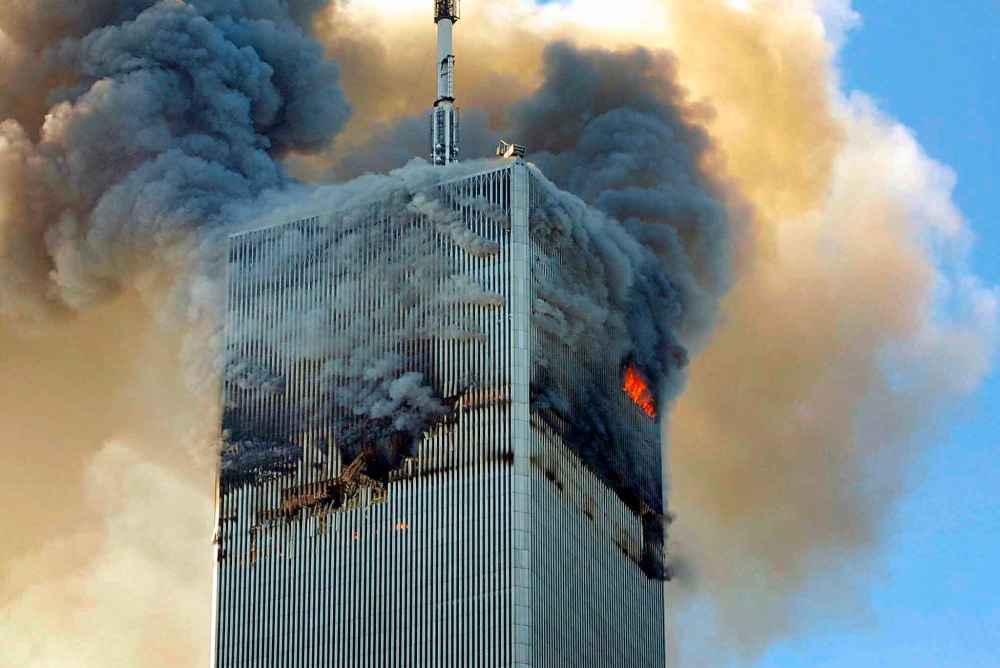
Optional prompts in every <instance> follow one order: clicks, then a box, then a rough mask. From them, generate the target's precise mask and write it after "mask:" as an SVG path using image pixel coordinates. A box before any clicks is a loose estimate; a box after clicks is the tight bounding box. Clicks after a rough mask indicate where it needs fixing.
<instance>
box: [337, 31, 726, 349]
mask: <svg viewBox="0 0 1000 668" xmlns="http://www.w3.org/2000/svg"><path fill="white" fill-rule="evenodd" d="M543 75H544V76H543V81H542V84H541V86H540V87H539V88H538V89H537V90H536V91H534V92H533V93H532V94H530V95H528V96H527V97H526V98H524V99H521V100H516V101H514V102H512V103H511V104H510V105H509V106H508V108H506V109H504V110H503V113H498V114H494V116H497V117H499V118H505V119H507V120H506V121H505V122H503V124H501V125H497V126H491V124H490V122H489V118H490V116H489V115H488V114H487V113H485V112H483V111H479V110H475V109H472V110H467V111H465V113H463V116H462V135H463V140H462V155H463V156H464V157H465V158H481V157H485V156H487V155H489V154H490V153H491V152H492V149H493V146H494V144H495V138H496V137H498V136H504V137H506V138H507V139H508V140H512V141H516V142H518V143H520V144H524V145H526V146H527V147H528V153H529V158H530V160H531V161H532V162H533V163H535V164H536V165H537V166H538V167H539V168H540V169H541V171H542V172H543V173H544V174H545V175H546V176H547V177H548V178H549V179H551V180H552V182H553V183H555V184H556V185H557V186H558V187H560V188H562V189H564V190H566V191H568V192H571V193H573V194H575V195H577V196H579V197H580V198H582V199H583V200H584V201H585V202H587V203H588V204H590V205H591V206H593V207H596V208H597V209H599V210H601V211H603V212H605V213H606V214H608V215H609V216H610V217H612V218H614V219H615V220H617V221H619V222H620V223H621V224H622V225H624V226H625V228H626V229H627V230H628V231H629V232H630V233H631V234H632V235H633V236H634V237H635V238H636V239H638V240H639V241H640V242H641V243H642V244H644V245H645V246H647V247H649V248H650V249H652V250H653V251H654V252H655V253H656V254H657V255H658V256H659V257H660V258H661V260H662V263H663V264H664V265H665V268H666V270H667V272H668V273H669V275H670V278H671V280H672V281H673V282H674V283H676V285H677V286H678V287H679V288H680V290H681V299H682V309H683V317H682V318H680V319H679V320H678V321H677V322H676V323H675V325H676V326H677V328H678V329H677V332H676V335H677V336H678V337H680V338H681V340H682V341H684V343H685V344H686V345H688V346H698V345H700V344H701V343H702V342H703V341H704V339H705V337H706V336H707V335H708V334H709V333H710V332H711V330H712V328H713V326H714V324H715V320H716V317H717V312H718V305H719V300H720V299H721V296H722V295H723V294H725V292H726V291H727V290H728V288H729V285H730V281H731V265H732V262H733V245H734V237H735V236H736V235H737V234H738V232H739V230H738V228H737V224H738V221H736V220H734V219H733V214H732V212H733V211H739V210H740V209H741V206H742V205H741V203H740V202H738V201H736V197H735V195H734V194H733V193H732V192H731V190H730V189H727V188H726V187H725V184H722V183H719V182H718V181H717V179H715V178H713V177H712V176H710V175H709V172H708V165H707V162H708V161H709V160H710V159H713V155H712V146H711V142H710V139H709V137H708V135H707V134H706V133H705V131H704V130H703V129H702V124H701V123H700V121H702V120H704V117H705V116H706V115H707V114H709V113H710V111H709V110H707V109H703V108H700V107H698V106H697V105H694V104H692V103H691V102H690V101H688V99H687V97H686V94H685V91H684V90H683V89H682V88H681V87H680V86H679V84H678V83H677V72H676V63H675V58H674V56H673V55H671V54H670V53H668V52H665V51H650V50H648V49H643V48H635V49H632V50H628V51H609V50H605V49H584V48H579V47H576V46H574V45H572V44H570V43H567V42H555V43H552V44H550V45H548V46H547V47H546V48H545V52H544V62H543ZM493 111H496V110H493ZM426 144H427V119H426V117H424V116H410V117H406V118H402V119H400V120H398V121H396V122H395V123H394V124H393V125H391V126H390V127H384V128H381V129H380V130H379V131H377V132H373V133H372V139H370V140H369V141H367V142H366V143H365V144H364V145H363V146H360V147H359V148H358V150H357V151H355V152H353V153H352V154H351V155H348V156H335V159H334V167H333V170H332V173H331V174H330V175H329V176H330V178H338V179H347V178H352V177H355V176H357V175H359V174H363V173H368V172H379V171H386V170H390V169H395V168H398V167H400V166H401V165H402V164H404V163H405V162H406V161H407V160H409V159H410V157H411V156H412V155H415V154H416V155H421V154H422V153H423V152H425V151H426ZM401 147H405V148H401ZM652 322H653V321H649V320H646V321H642V322H640V321H638V320H637V321H636V322H635V323H634V324H635V326H637V327H646V326H648V325H649V324H651V323H652ZM649 362H651V363H655V360H649Z"/></svg>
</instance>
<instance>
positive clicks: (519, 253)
mask: <svg viewBox="0 0 1000 668" xmlns="http://www.w3.org/2000/svg"><path fill="white" fill-rule="evenodd" d="M528 189H529V186H528V168H527V166H526V165H525V164H524V163H523V162H521V161H520V160H518V161H517V162H516V163H514V164H513V165H512V166H511V203H510V204H511V206H510V219H511V249H512V251H513V252H512V258H511V267H510V272H511V287H512V289H511V292H512V295H511V297H512V300H511V301H512V303H511V312H512V330H513V331H512V334H513V340H514V341H513V343H514V356H513V364H512V371H513V374H512V378H511V399H512V401H511V411H512V414H511V418H512V419H511V422H512V433H511V448H512V450H513V451H514V473H513V475H514V494H513V498H512V503H513V523H512V524H513V526H512V533H513V536H512V537H513V553H514V554H513V556H514V559H513V583H512V585H513V603H514V618H513V622H514V629H513V645H514V656H513V664H512V665H513V666H518V667H527V666H531V664H532V656H531V655H532V647H531V627H532V614H531V579H532V578H531V418H530V410H531V409H530V405H529V384H530V381H531V372H530V369H531V350H530V345H529V341H530V339H529V331H530V327H531V275H530V271H531V263H530V258H531V241H530V236H529V231H528V202H529V200H528V194H529V192H528Z"/></svg>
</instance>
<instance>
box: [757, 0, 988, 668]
mask: <svg viewBox="0 0 1000 668" xmlns="http://www.w3.org/2000/svg"><path fill="white" fill-rule="evenodd" d="M853 4H854V8H855V10H856V11H858V12H859V13H860V14H861V15H862V17H863V23H862V25H861V26H860V27H858V28H856V29H855V30H854V31H852V32H851V33H850V34H849V36H848V41H847V44H846V45H845V49H844V51H843V54H842V57H841V62H840V66H841V72H842V76H843V86H844V88H845V89H847V90H859V91H863V92H864V93H866V94H868V95H870V96H871V97H873V98H874V99H875V100H876V101H877V103H878V105H879V106H880V107H881V108H882V109H883V110H884V111H886V112H887V113H888V114H890V115H891V116H893V117H894V118H896V119H898V120H899V121H901V122H902V123H904V124H905V125H907V126H908V127H910V128H911V129H912V130H913V131H914V132H915V133H916V135H917V138H918V139H919V141H920V143H921V144H922V145H923V147H924V149H925V150H926V152H927V153H928V154H929V155H930V156H931V157H932V158H934V159H936V160H938V161H939V162H942V163H944V164H946V165H948V166H950V167H951V168H952V169H953V170H954V171H955V172H956V173H957V175H958V186H957V189H956V192H955V199H956V201H957V203H958V205H959V207H960V209H961V210H962V212H963V213H964V214H965V216H966V218H967V219H968V221H969V223H970V225H971V227H972V229H973V231H974V233H975V234H976V236H977V243H976V246H975V250H974V254H973V257H972V264H973V268H974V270H975V272H976V273H977V274H978V275H979V276H981V277H982V278H983V279H984V280H986V282H988V283H991V284H1000V203H998V201H997V197H996V195H995V189H994V182H995V181H996V175H997V174H1000V89H998V84H1000V76H998V74H1000V1H998V0H946V1H942V0H908V1H906V2H902V1H898V0H854V3H853ZM998 410H1000V374H997V373H994V374H993V375H992V376H991V377H990V378H989V379H988V380H987V382H986V383H985V385H984V386H983V387H982V388H981V390H980V391H979V392H978V393H977V394H976V395H975V396H974V397H972V398H970V400H968V401H967V402H965V403H964V404H963V405H962V406H960V407H959V408H958V409H957V410H956V411H955V412H954V413H953V414H952V415H951V416H949V419H948V420H947V421H946V422H944V423H942V424H940V425H938V431H937V433H936V434H935V442H934V444H933V446H932V447H931V448H930V449H929V450H928V452H927V454H926V455H925V456H924V457H923V458H922V459H921V460H920V462H919V463H918V465H917V467H916V468H915V469H914V470H913V471H912V474H911V478H910V480H909V485H908V489H909V492H908V494H907V495H906V496H905V498H904V499H903V502H902V503H901V504H900V506H899V507H898V508H897V509H896V512H895V513H894V514H893V516H892V519H891V521H890V522H889V525H888V526H887V527H886V535H885V544H884V550H883V552H882V559H881V562H880V563H879V564H878V568H877V570H876V572H875V573H874V575H873V576H872V578H871V582H870V585H869V586H870V600H871V605H872V611H873V614H872V616H870V617H865V618H863V619H857V620H855V621H854V622H846V623H842V624H838V625H836V626H829V627H826V628H815V629H812V630H811V631H810V632H809V633H808V634H806V635H804V636H802V637H800V638H797V639H795V640H793V641H789V642H784V643H782V644H780V645H778V646H775V647H774V648H772V650H771V652H770V653H769V654H768V655H767V656H766V657H765V659H764V660H762V661H760V662H759V664H758V665H759V666H762V667H766V668H771V667H777V666H781V667H782V668H789V667H798V666H810V667H811V668H819V667H825V666H851V667H852V668H853V667H859V668H861V667H865V666H879V667H881V668H886V667H894V666H906V667H907V668H921V667H924V666H935V667H939V666H949V667H951V666H959V667H962V668H973V667H979V666H988V667H996V666H1000V457H998V455H1000V416H998V414H997V411H998Z"/></svg>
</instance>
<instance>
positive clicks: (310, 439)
mask: <svg viewBox="0 0 1000 668" xmlns="http://www.w3.org/2000/svg"><path fill="white" fill-rule="evenodd" d="M441 5H447V6H448V7H446V8H445V9H447V10H448V11H447V13H448V14H449V16H450V17H452V18H449V19H448V21H449V23H451V22H452V20H453V18H457V6H455V4H454V3H449V2H440V1H438V2H435V11H436V15H437V16H438V17H440V15H441V11H442V9H441ZM439 25H440V18H439ZM449 29H450V26H449ZM449 35H450V32H449ZM449 42H450V40H449ZM450 50H451V49H450V46H449V48H448V49H447V51H448V53H446V54H445V58H444V60H443V61H442V62H445V64H447V65H448V67H449V68H450V67H452V66H453V61H454V56H453V55H452V54H451V53H450ZM449 71H450V70H449ZM439 101H440V100H439ZM451 101H453V99H452V100H448V105H447V106H448V109H449V110H451ZM449 113H450V111H449ZM434 117H435V118H436V112H435V116H434ZM432 128H433V126H432ZM435 137H436V136H435V135H434V134H433V129H432V154H433V155H437V148H436V147H437V142H436V140H435ZM445 144H446V145H447V142H445ZM444 155H446V156H450V155H452V153H451V148H448V150H447V151H446V152H445V154H444ZM435 162H437V161H435ZM443 162H451V160H445V161H443ZM428 169H429V168H428ZM439 174H440V178H436V179H431V180H430V181H429V182H427V183H425V181H427V178H426V177H425V176H422V175H418V177H419V178H418V177H414V181H413V182H414V183H416V184H418V185H412V184H411V185H407V186H399V187H395V188H394V187H386V188H383V189H378V188H376V189H374V190H372V191H371V192H370V193H369V194H368V195H367V196H366V197H364V198H361V200H362V201H360V202H355V203H354V204H352V206H349V207H346V208H345V207H339V206H337V207H332V208H331V209H330V210H327V211H319V212H317V213H316V214H315V215H311V216H307V217H299V218H297V219H295V220H291V221H288V222H280V221H277V222H276V223H275V224H273V225H268V226H263V227H260V228H258V229H254V230H252V231H248V232H244V233H241V234H238V235H235V236H233V237H232V238H231V241H230V251H229V282H228V312H227V313H228V315H227V323H226V348H227V359H228V362H227V372H226V384H225V405H226V409H225V417H224V425H223V427H224V436H225V445H224V453H223V474H222V481H221V489H220V511H219V532H218V555H219V565H218V570H217V622H216V631H217V632H216V639H215V656H216V658H215V665H216V666H218V667H219V668H230V667H236V666H240V667H243V666H261V667H264V666H267V667H271V666H294V667H301V668H314V667H319V666H344V667H347V666H546V667H548V666H594V667H600V666H609V667H610V666H616V667H617V666H636V667H638V666H656V667H659V666H663V665H664V662H665V657H664V654H665V643H664V600H663V594H664V591H663V582H662V580H661V578H660V577H659V576H660V575H661V573H660V572H659V570H660V568H661V567H662V564H661V561H660V559H661V552H662V531H661V530H660V528H662V517H661V516H660V515H659V514H658V513H657V512H654V511H653V510H652V509H651V508H650V507H648V505H647V504H646V502H645V501H644V500H643V499H642V498H641V497H640V496H638V495H636V494H634V493H633V492H632V491H631V490H630V488H629V487H628V486H627V485H625V484H621V483H622V479H623V478H624V477H625V476H626V475H627V470H626V469H627V467H625V468H623V466H624V465H616V464H614V463H609V461H608V460H610V459H614V458H615V457H617V456H618V455H614V454H613V453H617V452H625V449H626V448H630V447H634V448H642V449H643V450H644V452H645V459H644V461H645V462H646V464H648V466H647V469H648V470H645V471H644V472H643V473H644V475H645V476H646V478H647V479H648V481H647V482H649V484H652V485H655V486H660V485H662V475H661V472H660V465H661V462H660V454H659V428H658V425H657V422H656V419H655V412H656V407H655V393H653V392H652V391H651V390H650V389H649V388H648V387H647V386H646V385H647V383H646V380H645V378H644V374H643V372H642V369H641V365H637V364H636V363H635V362H634V360H630V359H627V358H622V357H621V356H620V355H619V354H617V353H615V352H614V351H612V350H607V351H606V353H604V354H592V353H587V354H585V355H584V356H583V357H580V356H579V355H576V354H574V348H573V347H571V346H565V345H562V344H558V345H557V344H556V343H554V339H553V331H555V330H554V329H553V327H552V322H553V321H554V320H555V319H556V318H555V316H554V315H553V312H552V311H551V309H549V310H547V309H546V306H545V303H546V302H545V299H543V298H542V297H543V295H541V294H540V293H542V292H544V291H545V290H546V288H545V286H551V285H556V284H558V283H559V281H561V280H563V279H562V277H561V274H563V273H567V274H569V273H570V271H569V270H570V268H571V267H574V266H578V265H581V263H583V262H584V260H586V258H585V257H584V256H583V255H582V253H580V254H577V253H578V251H567V250H566V249H567V248H572V247H573V246H571V245H567V244H565V243H563V241H562V240H561V239H560V234H561V233H560V227H559V223H558V221H556V222H551V223H546V222H545V221H551V220H554V219H556V218H558V215H559V212H560V211H561V210H560V209H559V206H558V202H557V201H556V200H557V195H556V191H555V189H554V188H553V187H552V186H551V184H548V183H547V182H546V181H545V180H544V177H542V176H541V175H540V174H539V173H538V172H537V170H535V169H534V168H533V167H531V166H530V165H529V164H527V163H525V162H524V161H523V160H521V159H516V158H515V159H503V160H499V161H496V162H492V163H486V162H482V163H476V164H469V165H465V166H463V165H450V166H447V167H444V168H442V169H441V171H440V172H439ZM568 253H569V254H568ZM573 275H574V276H576V275H579V272H577V273H576V274H573ZM579 283H580V285H578V286H577V287H576V288H575V289H577V290H591V289H596V288H595V287H593V286H591V285H590V284H588V283H587V281H586V279H585V278H581V281H579ZM594 285H596V283H595V284H594ZM544 296H545V297H546V298H549V297H548V295H544ZM549 300H550V301H551V298H549ZM566 300H567V301H573V298H572V295H570V296H568V297H566ZM577 301H579V300H577ZM578 329H580V332H581V333H582V335H583V336H586V335H587V332H586V329H585V328H578ZM579 349H580V350H589V348H586V347H581V348H579ZM547 388H561V389H560V390H559V392H554V391H548V389H547ZM581 407H582V409H581ZM591 408H592V410H591ZM584 414H586V416H587V417H585V418H584V417H583V415H584ZM616 466H617V468H616ZM609 470H612V471H617V472H616V473H613V474H611V475H609V474H608V471H609ZM657 491H659V490H657Z"/></svg>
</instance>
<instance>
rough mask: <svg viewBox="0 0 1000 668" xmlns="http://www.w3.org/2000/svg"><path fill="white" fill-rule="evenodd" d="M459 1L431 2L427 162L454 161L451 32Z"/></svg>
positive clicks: (455, 131) (455, 125) (455, 127)
mask: <svg viewBox="0 0 1000 668" xmlns="http://www.w3.org/2000/svg"><path fill="white" fill-rule="evenodd" d="M458 2H459V0H434V23H436V24H437V33H438V34H437V47H438V48H437V59H438V60H437V67H436V68H435V69H436V74H437V99H436V100H435V101H434V110H433V111H432V112H431V162H433V163H434V164H435V165H447V164H450V163H452V162H457V161H458V144H459V133H458V129H459V127H458V108H457V107H456V106H455V52H454V47H453V45H452V32H453V30H454V27H455V23H456V22H457V21H458V10H459V8H458Z"/></svg>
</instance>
